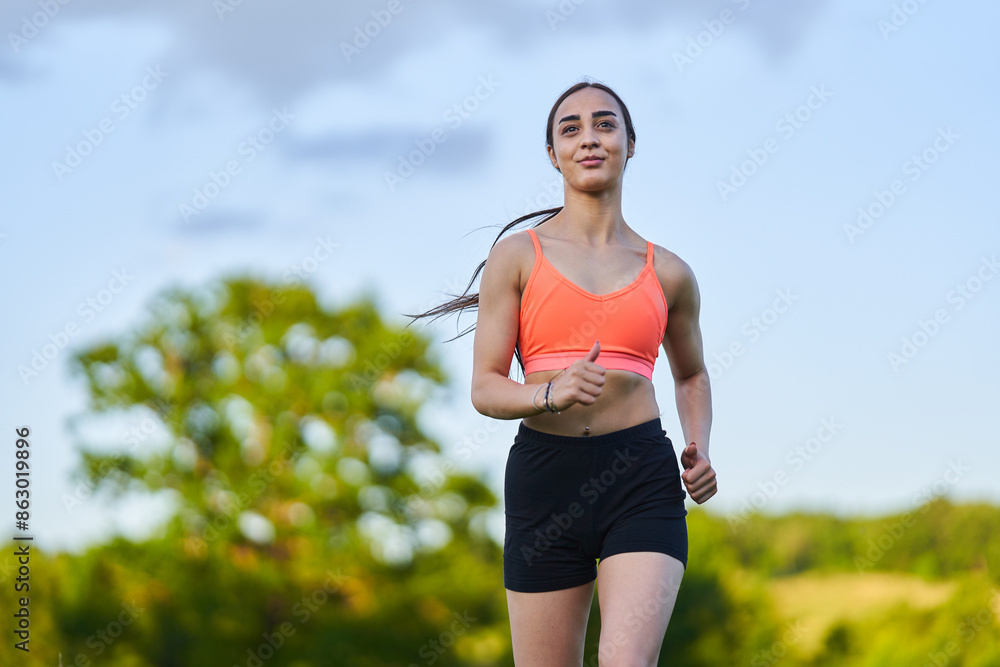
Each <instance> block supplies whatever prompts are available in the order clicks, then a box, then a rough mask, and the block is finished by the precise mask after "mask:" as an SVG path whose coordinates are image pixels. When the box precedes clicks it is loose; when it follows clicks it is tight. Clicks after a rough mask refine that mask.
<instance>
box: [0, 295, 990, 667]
mask: <svg viewBox="0 0 1000 667" xmlns="http://www.w3.org/2000/svg"><path fill="white" fill-rule="evenodd" d="M429 348H430V341H429V340H427V339H424V338H421V337H420V336H419V335H417V334H414V333H412V332H410V331H409V330H407V329H403V328H399V329H397V328H394V327H391V326H388V325H387V324H385V323H384V322H383V320H382V318H381V317H380V316H379V314H378V312H377V309H376V307H375V305H374V304H373V303H372V302H371V300H367V299H366V300H360V301H358V302H356V303H352V304H349V305H347V306H346V307H344V308H342V309H340V310H339V311H337V312H332V313H331V312H327V311H325V310H324V309H322V308H321V307H320V306H319V305H318V303H317V301H316V297H315V295H314V294H313V292H312V291H311V290H310V289H308V288H307V287H306V286H304V285H301V284H284V285H274V284H268V283H266V282H261V281H258V280H255V279H249V278H242V277H238V278H230V279H226V280H222V281H219V282H216V283H213V284H211V285H207V286H204V287H201V288H198V289H194V290H190V291H185V290H181V289H172V290H167V291H166V292H164V293H163V294H162V295H160V296H159V297H157V298H156V299H155V300H154V302H153V303H152V305H151V307H150V310H149V318H148V321H147V322H145V323H142V324H141V325H139V326H138V327H137V329H136V331H134V332H131V333H128V334H126V335H123V336H122V337H121V339H120V340H114V341H108V342H106V343H104V344H101V345H95V346H93V347H91V348H89V349H86V350H83V351H80V352H78V353H77V354H76V355H75V357H74V359H73V368H74V369H75V371H76V372H77V373H78V374H79V375H80V377H82V379H83V381H84V382H85V383H86V388H87V391H88V394H89V408H88V414H87V415H85V416H84V417H92V416H100V415H108V416H117V417H118V418H120V419H122V420H124V422H125V423H126V424H127V427H125V428H123V429H121V430H120V431H119V435H120V437H118V438H116V439H107V438H105V439H104V440H102V441H99V442H90V441H88V438H87V437H85V436H84V435H83V429H80V428H79V425H78V422H79V421H80V420H74V422H73V424H72V426H73V429H74V433H75V437H76V438H77V439H78V441H79V447H80V452H81V457H82V460H81V463H80V467H79V472H80V484H81V486H80V487H79V488H80V489H83V490H84V491H82V492H81V491H78V493H77V497H75V498H74V497H70V498H67V499H64V502H65V503H66V507H67V511H72V510H73V509H74V508H75V506H76V505H78V504H80V503H83V502H93V501H92V500H88V498H89V497H90V496H91V495H94V494H96V493H97V492H98V491H101V492H103V493H108V494H111V495H112V496H114V495H115V494H122V493H124V492H126V491H128V492H132V493H135V492H142V493H148V494H165V495H167V496H168V497H169V498H170V499H171V501H172V503H173V508H174V509H173V512H172V514H171V516H170V517H169V519H168V520H167V521H166V523H165V524H164V525H163V526H162V527H160V528H159V529H158V530H157V531H156V532H155V533H154V535H153V537H151V538H149V539H147V540H145V541H143V542H141V543H135V542H131V541H129V540H126V539H124V538H116V539H113V540H111V541H110V542H108V543H106V544H102V545H98V546H94V547H92V548H90V549H89V550H87V551H86V552H85V553H82V554H69V553H59V554H47V553H44V552H41V551H39V550H37V549H32V555H31V591H30V595H31V604H30V612H31V630H32V642H31V653H30V657H28V656H26V655H25V654H23V653H22V652H20V651H16V650H15V649H13V648H12V642H10V641H8V642H4V644H3V645H2V646H0V664H3V665H15V664H32V665H35V664H37V665H58V664H60V659H61V664H63V665H66V666H67V667H69V665H80V666H81V667H86V666H88V665H116V666H117V665H121V666H128V667H147V666H153V665H156V666H170V667H173V666H177V667H180V666H185V667H199V666H201V665H206V666H207V665H213V666H215V665H219V666H221V665H225V666H229V665H238V666H249V665H265V664H266V665H287V666H290V667H312V666H320V665H348V666H350V667H390V666H391V667H411V666H421V667H422V666H424V665H444V666H447V665H465V666H473V665H476V666H478V665H512V664H513V661H512V659H511V651H510V628H509V622H508V619H507V602H506V596H505V592H504V588H503V572H502V555H501V554H502V549H501V547H500V545H498V544H497V543H496V542H495V540H494V538H493V537H491V535H490V534H489V532H488V530H487V520H488V516H489V514H490V513H496V512H497V511H501V512H502V507H501V506H500V504H499V502H498V498H497V496H496V495H495V494H494V493H493V491H492V490H491V489H490V488H488V487H487V486H486V485H485V484H484V483H483V481H482V480H481V479H479V478H478V477H477V476H475V475H472V474H469V473H465V472H463V471H462V470H461V469H460V468H459V467H457V466H455V465H453V464H451V462H450V461H447V460H446V459H445V457H443V456H442V455H441V451H442V449H441V447H440V446H439V444H438V443H436V442H434V440H433V438H431V437H429V436H428V435H426V434H425V433H423V432H422V430H421V428H420V426H419V424H418V419H417V415H418V411H419V409H420V407H421V406H422V405H424V404H425V403H428V402H429V401H430V400H432V397H433V392H435V391H436V390H437V389H439V388H441V387H446V386H447V383H448V378H447V377H446V376H445V374H444V373H443V372H442V370H441V369H440V367H439V365H438V363H437V362H436V361H435V360H434V359H433V356H432V355H431V354H430V353H429ZM120 497H122V498H127V497H129V496H120ZM688 525H689V533H690V540H691V551H690V563H689V568H688V570H687V572H686V574H685V577H684V580H683V582H682V585H681V589H680V592H679V594H678V599H677V604H676V606H675V610H674V614H673V617H672V619H671V623H670V627H669V628H668V630H667V634H666V636H665V638H664V643H663V650H662V652H661V655H662V657H661V664H664V665H667V664H669V665H684V666H690V667H699V666H709V665H733V664H749V665H751V667H758V666H763V665H773V664H778V663H779V662H780V664H783V665H802V666H807V665H808V666H815V667H819V666H826V665H831V666H832V665H859V666H864V667H868V666H872V667H874V666H881V665H890V666H895V665H904V664H905V665H910V664H912V665H923V664H948V665H968V666H970V667H972V666H975V667H984V666H986V665H1000V622H998V620H997V619H998V616H1000V603H998V601H1000V597H998V595H997V584H998V578H1000V541H998V540H997V539H996V538H995V535H996V534H997V528H998V527H1000V509H998V508H996V507H991V506H986V505H960V506H956V505H953V504H951V503H949V502H948V501H947V500H945V499H942V498H937V499H934V500H932V501H930V502H928V503H926V504H925V505H923V506H921V507H920V508H918V509H916V510H915V511H914V512H912V513H911V514H909V515H899V516H891V517H881V518H875V519H867V518H866V519H841V518H835V517H831V516H827V515H803V514H795V515H789V516H782V517H763V516H750V517H747V518H745V520H741V521H740V522H739V523H738V524H733V522H731V521H727V519H726V518H724V517H720V516H715V515H712V514H710V513H708V512H706V511H704V509H703V508H701V507H694V508H692V509H691V511H690V514H689V516H688ZM13 552H14V547H13V545H11V544H8V545H5V546H4V549H3V554H4V555H3V556H0V604H2V608H3V609H4V610H5V611H6V610H8V609H15V608H16V607H17V596H18V595H21V594H16V593H15V592H14V590H13V585H12V580H13V579H14V578H15V577H16V576H17V563H16V560H15V558H14V556H13V555H12V554H13ZM807 573H808V574H811V575H818V576H833V575H835V574H839V575H840V576H843V575H844V574H845V573H846V574H849V575H851V578H850V581H851V582H853V583H851V584H849V585H848V584H840V583H838V584H837V585H836V587H835V588H834V593H833V594H834V595H840V597H841V598H843V597H844V596H857V597H851V598H848V602H850V600H853V599H857V600H863V599H864V598H863V597H861V596H860V595H859V593H858V591H861V590H863V589H865V587H867V590H869V592H870V591H871V590H875V588H873V585H874V582H875V581H876V579H875V577H876V576H878V575H875V574H874V573H896V574H898V575H899V576H904V575H905V576H909V577H911V578H912V581H917V580H923V581H948V582H952V583H953V584H954V586H955V588H954V592H953V593H949V594H948V595H947V596H946V598H945V600H944V602H935V603H934V606H931V607H928V606H926V605H923V606H921V605H920V604H917V603H916V602H912V603H908V602H907V601H906V600H903V601H899V602H896V603H893V604H883V605H879V606H870V607H866V606H865V604H863V603H859V604H858V605H850V604H848V605H847V607H846V609H847V611H844V612H838V613H837V614H835V615H834V616H833V617H830V614H829V613H827V614H826V616H822V615H821V614H819V613H818V612H819V611H822V610H824V609H825V610H826V611H829V608H830V607H831V605H830V604H828V601H824V600H823V599H821V596H820V595H819V594H815V593H814V595H815V596H816V600H815V605H816V607H817V614H814V615H809V614H808V613H807V612H809V605H810V604H811V600H805V601H803V600H801V599H800V600H799V602H800V604H798V605H796V611H795V614H799V615H802V614H805V615H804V616H802V617H801V618H799V617H797V616H796V615H795V614H792V613H790V610H789V608H788V605H787V604H785V605H784V606H783V604H782V602H781V600H782V599H784V598H782V597H781V596H780V595H777V594H776V593H775V586H776V582H782V586H783V588H782V590H783V591H786V597H787V591H788V590H791V591H793V592H794V591H796V590H799V588H796V587H800V588H801V590H817V589H815V584H814V583H813V584H810V585H811V586H813V587H814V588H811V589H810V588H807V585H806V583H805V580H804V579H803V580H800V579H797V578H796V577H800V576H802V575H804V574H807ZM838 581H839V580H838ZM908 581H909V580H908ZM789 586H790V588H789ZM876 588H877V587H876ZM597 602H598V601H597V600H596V598H595V604H594V605H593V607H592V613H591V619H590V623H589V626H588V631H587V640H586V641H587V645H586V656H587V658H586V662H585V664H587V665H596V654H597V641H598V638H599V634H600V616H599V608H598V605H597ZM827 617H830V618H827ZM8 618H9V617H8ZM819 618H827V621H825V622H826V623H827V624H826V625H823V626H817V625H816V619H819ZM803 619H805V620H803ZM803 623H805V624H806V625H809V624H812V625H813V627H812V628H809V627H806V628H805V629H806V630H808V631H809V632H811V633H812V634H811V636H812V637H813V640H807V639H804V638H803V637H804V636H805V633H804V632H802V631H801V628H800V625H801V624H803ZM60 656H61V658H60ZM942 656H944V657H943V658H942ZM944 659H946V660H947V662H940V660H944ZM935 660H938V661H939V662H938V663H935V662H934V661H935Z"/></svg>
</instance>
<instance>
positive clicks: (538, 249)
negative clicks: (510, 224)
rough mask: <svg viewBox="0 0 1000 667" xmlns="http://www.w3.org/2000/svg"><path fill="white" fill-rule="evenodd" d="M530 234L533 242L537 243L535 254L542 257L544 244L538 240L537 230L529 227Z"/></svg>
mask: <svg viewBox="0 0 1000 667" xmlns="http://www.w3.org/2000/svg"><path fill="white" fill-rule="evenodd" d="M528 236H530V237H531V242H532V243H533V244H534V245H535V254H536V255H538V256H539V257H540V256H541V254H542V244H541V243H539V242H538V236H537V235H536V234H535V230H534V229H531V228H530V227H529V228H528Z"/></svg>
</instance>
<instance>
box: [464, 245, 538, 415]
mask: <svg viewBox="0 0 1000 667" xmlns="http://www.w3.org/2000/svg"><path fill="white" fill-rule="evenodd" d="M525 244H527V245H530V244H531V239H530V237H529V236H528V235H527V234H513V235H511V236H507V237H505V238H502V239H500V240H499V241H497V243H496V245H494V246H493V248H492V249H491V250H490V254H489V256H487V258H486V265H485V266H484V267H483V273H482V279H481V280H480V283H479V309H478V317H477V319H476V330H475V332H474V341H475V342H474V343H473V350H472V406H473V407H474V408H475V409H476V411H477V412H479V413H480V414H483V415H486V416H487V417H493V418H494V419H520V418H522V417H530V416H532V415H537V414H540V413H541V412H542V410H541V407H542V401H543V400H544V398H545V396H544V393H545V389H544V385H538V384H522V383H520V382H515V381H514V380H511V379H510V377H508V376H509V374H510V365H511V361H512V360H513V358H514V345H515V344H516V343H517V333H518V324H519V318H520V311H521V269H520V263H519V262H518V257H519V256H524V253H531V252H533V251H529V250H528V249H527V248H526V247H525ZM539 387H542V390H541V391H539V390H538V389H539ZM536 392H537V393H538V398H537V399H536V400H535V404H534V405H533V404H532V398H533V397H534V396H535V393H536Z"/></svg>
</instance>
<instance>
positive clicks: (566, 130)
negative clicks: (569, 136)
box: [562, 125, 576, 134]
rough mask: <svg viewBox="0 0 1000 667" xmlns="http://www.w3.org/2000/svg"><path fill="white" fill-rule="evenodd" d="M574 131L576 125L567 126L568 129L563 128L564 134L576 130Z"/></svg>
mask: <svg viewBox="0 0 1000 667" xmlns="http://www.w3.org/2000/svg"><path fill="white" fill-rule="evenodd" d="M574 129H576V126H575V125H567V126H566V127H564V128H563V131H562V133H563V134H566V132H568V131H569V130H574Z"/></svg>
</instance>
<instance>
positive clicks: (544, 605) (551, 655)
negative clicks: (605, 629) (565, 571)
mask: <svg viewBox="0 0 1000 667" xmlns="http://www.w3.org/2000/svg"><path fill="white" fill-rule="evenodd" d="M593 600H594V582H593V581H590V582H588V583H586V584H583V585H581V586H574V587H572V588H565V589H563V590H558V591H549V592H545V593H519V592H516V591H512V590H510V589H507V609H508V613H509V615H510V633H511V639H512V641H513V648H514V664H515V665H517V667H580V665H581V664H583V650H584V641H585V638H586V632H587V620H588V619H589V618H590V608H591V606H592V604H593Z"/></svg>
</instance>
